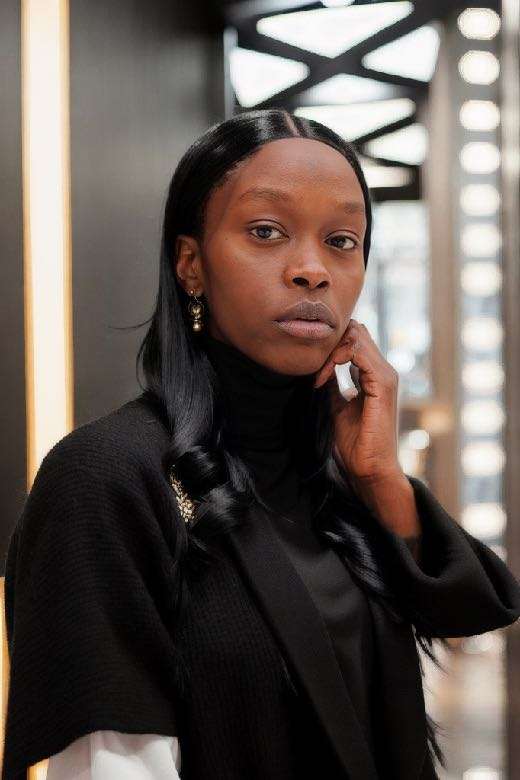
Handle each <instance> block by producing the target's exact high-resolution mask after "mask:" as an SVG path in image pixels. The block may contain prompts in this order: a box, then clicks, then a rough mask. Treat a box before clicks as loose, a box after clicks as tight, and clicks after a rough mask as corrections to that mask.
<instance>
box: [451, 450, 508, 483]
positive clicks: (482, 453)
mask: <svg viewBox="0 0 520 780" xmlns="http://www.w3.org/2000/svg"><path fill="white" fill-rule="evenodd" d="M461 460H462V470H463V471H464V473H465V474H467V475H468V476H470V477H491V476H495V475H496V474H498V473H499V472H500V471H501V470H502V469H503V468H504V464H505V462H506V454H505V452H504V450H503V448H502V447H501V446H500V444H499V443H498V442H495V441H474V442H470V443H469V444H466V446H465V447H463V449H462V458H461Z"/></svg>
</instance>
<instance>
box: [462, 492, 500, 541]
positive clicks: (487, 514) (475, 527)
mask: <svg viewBox="0 0 520 780" xmlns="http://www.w3.org/2000/svg"><path fill="white" fill-rule="evenodd" d="M460 519H461V523H462V525H463V527H464V528H465V529H466V531H467V532H468V533H470V534H472V535H473V536H476V537H478V538H480V539H492V538H493V537H495V536H501V534H503V533H504V531H505V529H506V513H505V510H504V507H503V506H502V504H497V503H494V502H491V501H489V502H487V501H486V502H482V503H479V504H468V505H467V506H465V507H464V509H463V510H462V512H461V518H460Z"/></svg>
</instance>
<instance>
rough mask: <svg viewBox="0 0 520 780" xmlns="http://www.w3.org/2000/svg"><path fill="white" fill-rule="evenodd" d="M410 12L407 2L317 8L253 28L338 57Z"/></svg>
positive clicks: (263, 21)
mask: <svg viewBox="0 0 520 780" xmlns="http://www.w3.org/2000/svg"><path fill="white" fill-rule="evenodd" d="M412 11H413V3H410V2H403V1H399V2H386V3H377V5H371V4H367V5H355V6H349V7H347V8H317V9H313V10H310V11H295V12H293V13H286V14H276V15H274V16H266V17H264V18H262V19H259V20H258V22H257V23H256V29H257V31H258V32H259V33H260V34H261V35H267V36H269V37H270V38H274V39H275V40H277V41H283V42H284V43H288V44H290V45H291V46H297V47H298V48H300V49H305V50H306V51H312V52H314V53H315V54H321V55H323V56H324V57H337V56H338V55H339V54H343V52H345V51H347V50H348V49H351V48H352V47H353V46H355V45H356V44H357V43H361V41H364V40H366V39H367V38H370V37H372V36H373V35H375V34H376V33H378V32H379V31H380V30H383V29H384V28H385V27H389V26H390V25H392V24H395V23H396V22H398V21H400V19H404V18H405V17H406V16H408V15H409V14H411V13H412Z"/></svg>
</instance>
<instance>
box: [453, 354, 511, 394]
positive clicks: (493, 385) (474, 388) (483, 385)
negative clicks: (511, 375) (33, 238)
mask: <svg viewBox="0 0 520 780" xmlns="http://www.w3.org/2000/svg"><path fill="white" fill-rule="evenodd" d="M504 378H505V376H504V369H503V367H502V366H501V365H500V363H496V362H495V361H494V360H475V361H474V362H471V363H466V365H465V366H464V367H463V369H462V384H463V385H464V387H465V388H466V390H469V391H470V392H471V393H483V394H487V393H498V392H499V390H500V389H501V388H502V386H503V384H504Z"/></svg>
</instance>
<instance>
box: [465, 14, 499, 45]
mask: <svg viewBox="0 0 520 780" xmlns="http://www.w3.org/2000/svg"><path fill="white" fill-rule="evenodd" d="M457 25H458V27H459V30H460V31H461V33H462V35H463V36H464V37H465V38H474V39H476V40H481V41H489V40H491V38H494V37H495V35H496V34H497V33H498V31H499V30H500V16H499V15H498V14H497V12H496V11H493V9H492V8H466V9H465V10H464V11H463V12H462V13H461V14H460V15H459V17H458V19H457Z"/></svg>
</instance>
